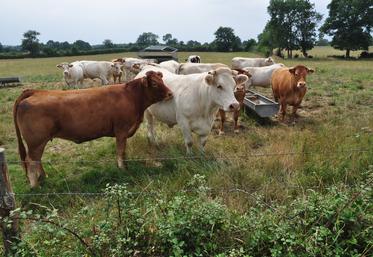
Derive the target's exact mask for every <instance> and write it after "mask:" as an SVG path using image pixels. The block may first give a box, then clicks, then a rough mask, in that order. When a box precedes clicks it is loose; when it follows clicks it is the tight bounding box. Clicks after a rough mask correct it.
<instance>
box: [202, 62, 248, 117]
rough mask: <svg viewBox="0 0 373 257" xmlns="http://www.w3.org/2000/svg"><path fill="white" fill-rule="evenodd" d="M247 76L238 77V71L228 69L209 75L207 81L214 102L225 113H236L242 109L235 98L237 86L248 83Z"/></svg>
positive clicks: (215, 71) (217, 70) (209, 73)
mask: <svg viewBox="0 0 373 257" xmlns="http://www.w3.org/2000/svg"><path fill="white" fill-rule="evenodd" d="M247 79H248V77H247V76H246V75H242V74H241V75H238V73H237V72H236V71H232V70H231V69H228V68H218V69H216V70H213V71H210V72H208V73H207V75H206V77H205V80H206V83H207V84H208V85H209V86H211V97H212V101H214V103H215V104H217V105H218V106H219V107H220V108H221V109H223V110H224V111H235V110H238V109H239V108H240V105H239V103H238V102H237V100H236V98H235V97H234V89H235V87H236V84H243V83H245V82H246V81H247Z"/></svg>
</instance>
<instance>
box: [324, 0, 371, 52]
mask: <svg viewBox="0 0 373 257" xmlns="http://www.w3.org/2000/svg"><path fill="white" fill-rule="evenodd" d="M328 9H329V17H328V18H327V19H326V20H325V23H324V25H323V26H322V27H321V29H320V30H321V31H322V32H323V33H326V34H328V35H329V36H333V38H332V42H331V45H332V46H333V47H334V48H336V49H340V50H346V57H347V58H349V57H350V51H351V50H359V49H368V47H369V43H370V42H371V38H372V35H371V29H372V26H373V0H332V1H331V3H330V4H329V5H328Z"/></svg>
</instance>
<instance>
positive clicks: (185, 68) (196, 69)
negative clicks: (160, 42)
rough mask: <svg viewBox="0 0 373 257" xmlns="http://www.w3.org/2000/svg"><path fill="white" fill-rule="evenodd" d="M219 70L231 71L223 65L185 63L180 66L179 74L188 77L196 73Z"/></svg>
mask: <svg viewBox="0 0 373 257" xmlns="http://www.w3.org/2000/svg"><path fill="white" fill-rule="evenodd" d="M218 68H228V69H229V67H228V66H227V65H225V64H223V63H183V64H181V65H180V68H179V74H184V75H188V74H194V73H202V72H209V71H211V70H216V69H218Z"/></svg>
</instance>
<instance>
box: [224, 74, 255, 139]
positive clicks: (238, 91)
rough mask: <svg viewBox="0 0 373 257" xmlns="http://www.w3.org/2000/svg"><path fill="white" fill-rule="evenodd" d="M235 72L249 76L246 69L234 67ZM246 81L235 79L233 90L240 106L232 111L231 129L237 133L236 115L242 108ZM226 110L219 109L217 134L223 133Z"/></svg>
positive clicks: (237, 115)
mask: <svg viewBox="0 0 373 257" xmlns="http://www.w3.org/2000/svg"><path fill="white" fill-rule="evenodd" d="M235 71H236V72H237V74H238V75H239V74H243V75H246V76H247V77H248V78H249V79H250V78H251V74H250V72H248V71H245V70H242V69H235ZM245 84H246V83H240V82H239V81H237V80H236V88H235V90H234V97H235V98H236V100H237V102H238V103H239V104H240V108H239V109H238V110H234V111H233V122H234V124H233V126H234V127H233V129H234V133H238V132H239V131H240V130H239V126H238V117H239V116H240V110H241V109H243V100H244V98H245V95H246V87H245ZM225 113H226V112H225V111H224V110H223V109H219V116H220V128H219V135H223V134H224V122H225V120H226V114H225Z"/></svg>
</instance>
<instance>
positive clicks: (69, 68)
mask: <svg viewBox="0 0 373 257" xmlns="http://www.w3.org/2000/svg"><path fill="white" fill-rule="evenodd" d="M56 67H57V68H60V69H62V70H63V77H64V79H65V82H66V84H67V85H68V86H74V87H75V86H78V85H82V84H83V80H84V74H83V68H82V67H81V65H80V63H79V62H72V63H66V62H64V63H61V64H58V65H56Z"/></svg>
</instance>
